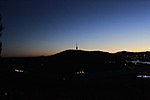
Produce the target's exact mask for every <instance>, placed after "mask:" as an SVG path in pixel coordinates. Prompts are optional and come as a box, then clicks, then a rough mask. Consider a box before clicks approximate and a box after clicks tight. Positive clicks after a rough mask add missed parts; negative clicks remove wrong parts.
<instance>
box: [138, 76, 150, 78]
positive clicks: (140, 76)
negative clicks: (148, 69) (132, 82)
mask: <svg viewBox="0 0 150 100" xmlns="http://www.w3.org/2000/svg"><path fill="white" fill-rule="evenodd" d="M137 77H139V78H150V75H138V76H137Z"/></svg>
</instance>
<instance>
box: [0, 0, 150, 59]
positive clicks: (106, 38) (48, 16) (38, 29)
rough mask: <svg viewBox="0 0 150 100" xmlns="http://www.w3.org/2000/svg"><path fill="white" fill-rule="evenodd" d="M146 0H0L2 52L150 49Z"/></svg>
mask: <svg viewBox="0 0 150 100" xmlns="http://www.w3.org/2000/svg"><path fill="white" fill-rule="evenodd" d="M149 5H150V1H149V0H13V1H12V0H1V1H0V13H1V15H2V16H3V25H4V27H5V29H4V31H3V36H2V37H1V40H2V42H3V53H2V55H3V56H40V55H51V54H54V53H57V52H60V51H63V50H65V49H75V44H76V42H78V44H79V48H80V49H83V50H99V51H101V50H102V51H108V52H117V51H122V50H127V51H136V52H137V51H150V46H149V44H150V39H149V37H150V6H149Z"/></svg>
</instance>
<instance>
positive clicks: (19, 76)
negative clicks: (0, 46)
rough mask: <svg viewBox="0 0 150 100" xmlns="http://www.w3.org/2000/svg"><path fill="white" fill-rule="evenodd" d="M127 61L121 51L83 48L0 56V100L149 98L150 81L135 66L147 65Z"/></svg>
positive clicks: (139, 99)
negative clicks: (33, 54)
mask: <svg viewBox="0 0 150 100" xmlns="http://www.w3.org/2000/svg"><path fill="white" fill-rule="evenodd" d="M126 60H127V59H126V56H121V55H120V54H111V53H107V52H100V51H82V50H66V51H63V52H60V53H58V54H56V55H53V56H48V57H33V58H1V59H0V66H1V70H0V80H1V85H0V100H41V99H42V100H59V99H61V100H100V99H102V100H112V99H114V100H116V99H121V100H122V99H124V100H128V99H136V100H141V99H142V100H144V99H150V96H149V93H150V92H149V89H150V85H149V84H150V80H149V79H148V78H147V79H143V78H137V77H136V76H137V75H138V74H139V70H137V68H141V67H144V66H146V67H147V68H148V67H149V65H140V64H138V65H134V64H131V63H128V62H127V61H126ZM136 67H137V68H136ZM16 69H17V70H23V72H16Z"/></svg>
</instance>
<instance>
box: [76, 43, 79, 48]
mask: <svg viewBox="0 0 150 100" xmlns="http://www.w3.org/2000/svg"><path fill="white" fill-rule="evenodd" d="M78 49H79V48H78V44H77V42H76V50H78Z"/></svg>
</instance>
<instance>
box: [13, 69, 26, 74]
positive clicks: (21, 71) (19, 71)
mask: <svg viewBox="0 0 150 100" xmlns="http://www.w3.org/2000/svg"><path fill="white" fill-rule="evenodd" d="M15 72H18V73H23V72H24V71H23V70H20V69H15Z"/></svg>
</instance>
